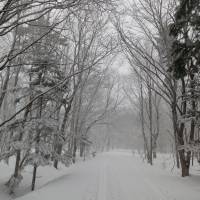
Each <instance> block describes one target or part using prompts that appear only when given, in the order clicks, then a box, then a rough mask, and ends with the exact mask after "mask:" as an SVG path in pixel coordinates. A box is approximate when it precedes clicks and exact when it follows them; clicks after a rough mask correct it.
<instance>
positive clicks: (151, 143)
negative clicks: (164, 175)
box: [148, 80, 153, 165]
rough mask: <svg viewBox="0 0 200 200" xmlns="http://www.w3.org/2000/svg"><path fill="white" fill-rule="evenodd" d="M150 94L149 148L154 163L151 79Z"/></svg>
mask: <svg viewBox="0 0 200 200" xmlns="http://www.w3.org/2000/svg"><path fill="white" fill-rule="evenodd" d="M148 96H149V125H150V149H149V162H150V164H151V165H153V120H152V91H151V80H150V81H149V86H148Z"/></svg>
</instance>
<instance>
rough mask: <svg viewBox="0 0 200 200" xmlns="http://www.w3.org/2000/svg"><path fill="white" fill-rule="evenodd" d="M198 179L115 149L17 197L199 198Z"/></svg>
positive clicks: (28, 199)
mask: <svg viewBox="0 0 200 200" xmlns="http://www.w3.org/2000/svg"><path fill="white" fill-rule="evenodd" d="M49 175H50V176H51V174H49ZM195 178H196V179H197V178H199V177H195ZM196 179H193V178H192V177H190V178H187V179H184V180H183V178H181V177H179V176H178V175H172V174H170V173H169V172H167V171H166V170H162V169H159V168H156V167H151V166H148V165H147V164H144V163H142V162H141V161H140V160H139V159H137V158H136V157H134V156H133V155H132V154H131V152H129V151H114V152H109V153H104V154H102V155H98V156H97V157H96V158H95V159H92V160H89V161H86V162H84V163H78V164H77V165H74V166H72V167H70V168H69V170H68V173H67V174H66V175H64V176H62V177H59V178H57V179H55V180H53V181H51V182H49V183H48V184H46V185H45V186H44V187H42V188H40V189H38V190H37V191H35V192H32V193H29V194H27V195H25V196H23V197H20V198H19V199H18V200H199V199H200V185H199V184H197V182H198V181H200V179H198V180H196Z"/></svg>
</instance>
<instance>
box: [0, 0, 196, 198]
mask: <svg viewBox="0 0 200 200" xmlns="http://www.w3.org/2000/svg"><path fill="white" fill-rule="evenodd" d="M199 75H200V1H199V0H178V1H176V0H130V1H128V0H123V1H122V0H41V1H33V0H2V1H1V2H0V135H1V137H0V161H1V163H0V165H1V164H2V163H6V164H7V165H8V166H9V165H14V166H13V173H12V174H7V175H8V176H9V177H10V178H9V179H8V180H7V182H6V183H5V185H6V187H7V188H8V190H9V193H10V194H13V193H14V192H15V189H16V187H18V186H19V187H20V183H21V182H22V181H23V173H24V170H25V169H26V168H27V167H31V168H32V180H30V185H31V190H34V189H35V185H36V183H37V181H36V178H37V171H38V169H39V168H40V167H44V166H51V167H52V168H55V170H58V169H59V167H60V166H61V165H65V166H66V167H68V166H70V165H72V164H74V163H76V161H77V157H78V159H79V158H83V160H85V159H86V158H87V157H88V156H90V155H91V154H92V155H93V156H95V155H96V153H98V152H102V151H107V150H109V149H112V148H117V147H120V148H126V147H127V148H130V149H138V151H140V152H142V154H143V156H144V159H145V160H146V161H147V163H149V164H150V165H153V164H154V160H156V159H157V154H158V153H159V152H167V153H171V154H173V155H174V157H175V162H176V167H177V168H179V169H180V171H181V176H182V177H186V176H189V175H190V167H191V165H193V163H194V161H198V162H200V129H199V128H200V126H199V124H200V121H199V120H200V110H199V109H200V106H199V103H200V101H199V99H200V76H199ZM13 161H14V162H13ZM0 173H1V172H0ZM38 181H39V180H38ZM71 200H73V199H71ZM102 200H103V199H102Z"/></svg>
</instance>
